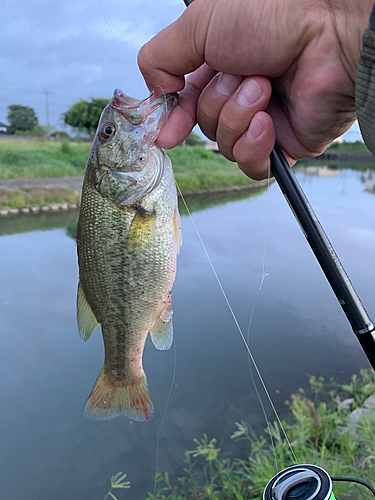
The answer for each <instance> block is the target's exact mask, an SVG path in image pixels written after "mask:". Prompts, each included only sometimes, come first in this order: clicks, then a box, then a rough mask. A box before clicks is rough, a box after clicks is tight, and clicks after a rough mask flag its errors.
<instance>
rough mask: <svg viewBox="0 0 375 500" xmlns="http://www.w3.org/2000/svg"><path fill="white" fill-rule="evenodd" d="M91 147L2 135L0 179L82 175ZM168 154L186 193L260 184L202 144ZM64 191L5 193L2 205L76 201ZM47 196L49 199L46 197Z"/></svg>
mask: <svg viewBox="0 0 375 500" xmlns="http://www.w3.org/2000/svg"><path fill="white" fill-rule="evenodd" d="M90 147H91V144H90V143H86V142H85V143H83V142H81V143H78V142H73V141H64V142H48V141H27V140H22V139H20V140H9V139H8V140H7V139H1V140H0V179H17V178H38V177H65V176H81V175H83V174H84V173H85V169H86V163H87V158H88V155H89V151H90ZM168 154H169V156H170V158H171V160H172V164H173V169H174V172H175V178H176V182H177V184H178V186H179V187H180V189H181V191H182V192H183V193H184V194H190V193H198V192H202V191H203V192H214V191H219V190H227V189H230V188H232V187H233V186H236V187H246V186H250V185H256V183H255V181H253V180H251V179H249V178H248V177H246V176H245V175H244V174H243V173H242V172H241V171H240V170H239V169H238V167H237V165H236V164H235V163H231V162H230V161H228V160H226V159H225V158H224V157H223V156H221V155H219V154H215V153H213V152H212V151H207V150H206V149H204V148H203V147H202V146H186V147H180V146H179V147H177V148H175V149H173V150H171V151H169V152H168ZM258 185H259V184H258ZM259 187H260V185H259ZM60 194H63V192H61V193H60ZM60 194H58V193H51V194H50V195H49V196H47V194H45V196H39V198H38V194H37V193H33V197H32V193H25V192H24V191H20V192H19V193H17V194H14V195H12V196H7V195H6V194H4V193H1V194H0V207H1V208H3V207H10V208H22V207H27V206H29V205H30V204H31V205H32V204H34V205H39V206H40V205H41V204H42V203H43V204H49V203H54V202H59V201H73V200H72V193H68V192H67V191H66V192H65V194H66V195H67V198H65V199H64V200H62V199H61V196H60ZM32 198H33V199H32ZM47 198H48V200H49V201H45V200H47ZM75 201H76V200H75Z"/></svg>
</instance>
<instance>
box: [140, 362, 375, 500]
mask: <svg viewBox="0 0 375 500" xmlns="http://www.w3.org/2000/svg"><path fill="white" fill-rule="evenodd" d="M374 392H375V373H374V372H373V371H369V370H362V371H361V373H360V375H353V376H352V377H351V381H350V383H348V384H343V385H340V384H338V383H336V382H335V381H334V380H332V379H331V380H329V381H325V380H324V378H323V377H319V378H316V377H311V378H310V390H309V391H308V395H307V394H306V393H305V391H304V390H303V389H300V390H299V392H298V393H297V394H294V395H292V396H291V398H290V401H287V402H286V405H287V407H288V408H289V410H290V417H292V418H291V420H293V423H289V424H287V423H285V422H283V427H284V429H285V430H286V433H287V435H288V437H289V440H290V442H291V444H292V447H293V450H294V453H295V455H296V457H297V460H298V462H299V463H310V464H315V465H318V466H320V467H322V468H323V469H325V470H326V471H327V472H328V473H329V474H330V475H331V476H350V477H356V478H359V479H363V480H365V481H367V482H368V483H370V484H375V425H374V424H375V412H374V411H373V410H375V407H373V409H372V408H371V407H370V406H369V400H368V398H369V396H371V395H372V394H374ZM354 415H356V418H353V417H354ZM235 425H236V429H235V431H234V433H233V435H232V436H231V437H232V439H234V440H245V441H246V442H247V443H248V445H249V448H248V453H249V456H248V458H246V459H242V458H235V459H232V460H231V459H229V458H222V456H221V449H220V448H219V447H218V446H217V441H216V439H211V440H209V438H208V437H207V435H206V434H204V435H203V438H202V439H201V440H200V441H199V440H197V439H195V440H194V442H195V444H196V447H195V449H194V450H192V451H188V452H186V453H185V456H184V461H185V467H184V469H183V474H182V475H181V477H179V478H177V480H176V482H174V484H173V482H172V481H171V480H170V478H169V475H168V473H167V472H164V473H163V472H162V471H161V470H159V471H158V472H157V475H156V481H157V484H158V486H159V490H158V491H157V492H156V494H155V495H153V494H151V493H149V496H148V498H147V500H156V499H157V500H219V499H220V500H253V499H261V498H262V494H263V490H264V488H265V486H266V484H267V483H268V481H269V480H270V479H271V478H272V477H273V476H274V475H275V473H276V472H277V470H282V469H284V468H286V467H288V466H290V465H292V464H294V463H295V461H294V459H293V456H292V455H291V452H290V449H289V446H288V444H287V443H286V442H285V439H284V436H283V434H282V432H281V429H280V427H279V425H278V424H277V423H276V422H274V423H273V424H271V425H270V426H269V428H268V429H267V430H266V431H265V433H266V434H265V436H260V437H259V436H258V437H257V436H256V435H255V433H254V432H253V430H252V429H251V427H250V426H249V425H248V424H247V423H246V422H240V423H236V424H235ZM270 435H271V436H272V441H273V446H271V444H270ZM334 492H335V495H336V496H338V497H339V498H340V500H352V499H353V500H354V499H360V500H365V499H370V498H372V495H371V493H370V492H369V491H368V490H367V489H366V488H364V487H361V486H358V485H355V484H351V483H334Z"/></svg>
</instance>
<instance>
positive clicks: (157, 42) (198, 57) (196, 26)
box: [138, 0, 214, 93]
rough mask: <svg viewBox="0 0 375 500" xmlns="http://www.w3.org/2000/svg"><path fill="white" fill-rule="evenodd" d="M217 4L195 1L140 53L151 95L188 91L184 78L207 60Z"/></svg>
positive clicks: (142, 69)
mask: <svg viewBox="0 0 375 500" xmlns="http://www.w3.org/2000/svg"><path fill="white" fill-rule="evenodd" d="M213 5H214V3H213V2H207V1H206V0H195V1H194V3H193V4H191V5H190V6H189V8H188V9H186V10H185V12H184V13H183V14H182V15H181V16H180V17H179V18H178V19H177V20H176V21H175V22H174V23H172V24H170V25H169V26H167V27H166V28H165V29H164V30H162V31H161V32H160V33H158V34H157V35H156V36H155V37H154V38H152V39H151V40H150V41H149V42H147V43H146V44H145V45H144V46H143V47H142V48H141V50H140V51H139V54H138V65H139V69H140V70H141V73H142V75H143V77H144V79H145V81H146V85H147V87H148V88H149V90H150V91H154V89H155V88H156V87H162V89H163V90H164V92H166V93H169V92H178V91H180V90H182V89H183V88H184V76H183V75H186V74H188V73H191V72H193V71H195V70H196V69H198V68H199V67H200V66H201V65H202V64H203V63H204V60H205V57H204V52H205V41H206V36H207V31H208V25H209V22H210V17H211V11H212V9H213Z"/></svg>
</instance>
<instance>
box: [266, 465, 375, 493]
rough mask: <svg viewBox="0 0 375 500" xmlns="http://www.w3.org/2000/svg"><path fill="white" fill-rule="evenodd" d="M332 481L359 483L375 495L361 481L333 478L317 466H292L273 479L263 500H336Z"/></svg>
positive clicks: (374, 491) (371, 489) (368, 486)
mask: <svg viewBox="0 0 375 500" xmlns="http://www.w3.org/2000/svg"><path fill="white" fill-rule="evenodd" d="M332 481H348V482H354V483H358V484H361V485H362V486H366V488H368V489H369V490H370V491H371V492H372V494H373V495H375V489H374V488H373V487H372V486H370V485H369V484H367V483H365V482H364V481H362V480H360V479H355V478H350V477H331V476H330V475H329V474H328V473H327V472H326V471H325V470H324V469H321V468H320V467H317V466H316V465H292V466H291V467H288V468H287V469H284V470H282V471H281V472H278V473H277V474H276V476H274V477H273V478H272V479H271V481H270V482H269V483H268V484H267V486H266V488H265V490H264V493H263V500H336V499H335V495H334V494H333V491H332Z"/></svg>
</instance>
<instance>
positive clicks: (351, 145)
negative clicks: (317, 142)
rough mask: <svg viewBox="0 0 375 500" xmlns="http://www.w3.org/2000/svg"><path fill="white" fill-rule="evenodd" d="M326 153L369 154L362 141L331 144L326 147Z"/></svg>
mask: <svg viewBox="0 0 375 500" xmlns="http://www.w3.org/2000/svg"><path fill="white" fill-rule="evenodd" d="M326 153H339V154H364V153H368V154H371V153H370V151H369V150H368V149H367V147H366V145H365V143H364V142H362V141H355V142H345V141H344V142H333V143H332V144H330V146H328V148H327V150H326Z"/></svg>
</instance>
